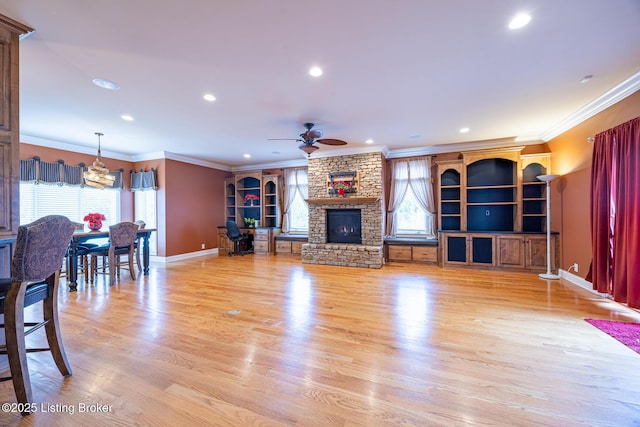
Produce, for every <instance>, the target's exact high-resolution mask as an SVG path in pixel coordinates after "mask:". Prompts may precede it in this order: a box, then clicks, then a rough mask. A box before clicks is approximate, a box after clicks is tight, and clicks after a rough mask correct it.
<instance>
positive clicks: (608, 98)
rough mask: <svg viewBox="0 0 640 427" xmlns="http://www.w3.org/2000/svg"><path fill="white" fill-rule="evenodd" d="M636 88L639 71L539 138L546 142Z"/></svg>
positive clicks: (639, 85) (638, 87) (639, 78)
mask: <svg viewBox="0 0 640 427" xmlns="http://www.w3.org/2000/svg"><path fill="white" fill-rule="evenodd" d="M638 89H640V71H638V72H637V73H635V74H634V75H632V76H631V77H629V78H628V79H627V80H625V81H623V82H622V83H620V84H619V85H617V86H615V87H614V88H613V89H611V90H609V91H607V92H605V93H604V94H602V95H601V96H600V97H598V98H596V99H595V100H593V101H591V102H590V103H588V104H587V105H585V106H584V107H582V108H581V109H579V110H578V111H576V112H575V113H573V114H572V115H570V116H569V117H567V118H566V119H564V120H562V121H561V122H559V123H558V124H556V125H555V126H553V127H551V128H550V129H548V130H547V131H546V132H545V133H543V134H542V135H541V136H540V139H541V140H542V141H543V142H547V141H549V140H551V139H553V138H555V137H556V136H558V135H560V134H562V133H564V132H566V131H568V130H569V129H571V128H572V127H574V126H576V125H578V124H580V123H582V122H584V121H585V120H587V119H588V118H590V117H592V116H595V115H596V114H598V113H599V112H601V111H603V110H605V109H606V108H609V107H611V106H612V105H613V104H615V103H616V102H619V101H621V100H622V99H624V98H626V97H627V96H629V95H631V94H633V93H634V92H636V91H637V90H638Z"/></svg>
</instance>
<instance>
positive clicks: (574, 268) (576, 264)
mask: <svg viewBox="0 0 640 427" xmlns="http://www.w3.org/2000/svg"><path fill="white" fill-rule="evenodd" d="M573 271H575V272H576V273H577V272H578V263H577V262H574V263H573Z"/></svg>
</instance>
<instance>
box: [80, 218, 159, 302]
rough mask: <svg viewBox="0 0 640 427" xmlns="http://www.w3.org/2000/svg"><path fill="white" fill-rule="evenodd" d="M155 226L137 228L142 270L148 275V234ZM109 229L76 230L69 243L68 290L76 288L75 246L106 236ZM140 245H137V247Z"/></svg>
mask: <svg viewBox="0 0 640 427" xmlns="http://www.w3.org/2000/svg"><path fill="white" fill-rule="evenodd" d="M153 231H156V229H155V228H141V229H140V230H138V241H139V240H140V239H142V272H143V274H144V275H145V276H148V275H149V236H150V235H151V232H153ZM108 237H109V231H76V232H75V233H73V236H72V237H71V242H70V243H69V257H70V258H71V259H70V262H69V270H70V271H69V272H68V275H69V290H70V291H75V290H76V289H77V288H78V253H77V247H78V245H79V244H80V243H83V242H86V241H89V240H93V239H100V238H108ZM139 247H140V246H138V248H139Z"/></svg>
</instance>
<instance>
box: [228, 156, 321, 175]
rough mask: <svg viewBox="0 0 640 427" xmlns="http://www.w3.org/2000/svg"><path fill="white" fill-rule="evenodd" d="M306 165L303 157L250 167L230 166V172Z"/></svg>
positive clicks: (256, 164) (307, 161) (305, 159)
mask: <svg viewBox="0 0 640 427" xmlns="http://www.w3.org/2000/svg"><path fill="white" fill-rule="evenodd" d="M308 164H309V160H308V159H307V158H306V156H305V158H304V159H299V160H283V161H281V162H269V163H254V164H251V165H243V166H232V167H231V172H246V171H254V170H258V169H281V168H298V167H301V166H307V165H308Z"/></svg>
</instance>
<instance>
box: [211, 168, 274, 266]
mask: <svg viewBox="0 0 640 427" xmlns="http://www.w3.org/2000/svg"><path fill="white" fill-rule="evenodd" d="M280 180H281V177H280V176H279V175H277V174H267V173H263V171H251V172H242V173H237V174H235V175H234V176H233V177H231V178H227V179H226V180H225V182H224V186H225V188H224V191H225V206H224V212H225V220H226V221H228V220H231V221H234V222H235V223H236V224H238V226H239V227H240V228H242V229H243V231H245V232H246V231H249V232H250V233H251V234H252V235H253V236H252V237H253V250H254V253H258V254H262V253H273V252H274V250H275V243H274V237H275V236H276V235H277V234H278V230H277V229H278V228H279V227H280V211H281V210H280V196H279V194H280V188H281V185H280ZM229 248H231V249H229ZM229 250H233V245H232V244H231V242H230V241H229V239H228V238H227V235H226V228H224V227H223V228H220V229H219V231H218V253H219V254H220V255H222V254H226V253H227V252H228V251H229Z"/></svg>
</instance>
